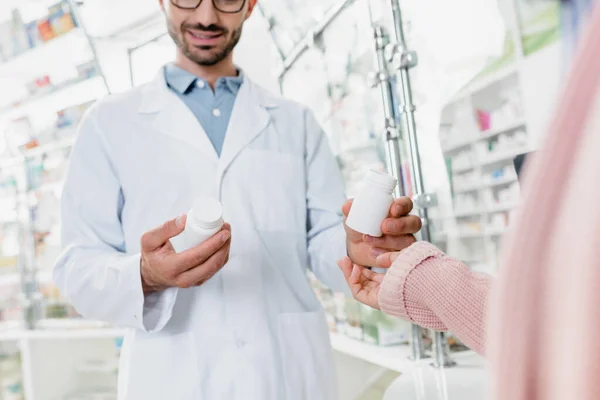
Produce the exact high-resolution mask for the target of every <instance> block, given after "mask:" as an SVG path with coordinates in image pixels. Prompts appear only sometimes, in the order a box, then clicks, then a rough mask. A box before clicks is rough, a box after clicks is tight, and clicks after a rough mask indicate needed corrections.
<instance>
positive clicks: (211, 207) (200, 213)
mask: <svg viewBox="0 0 600 400" xmlns="http://www.w3.org/2000/svg"><path fill="white" fill-rule="evenodd" d="M223 223H224V222H223V206H222V205H221V203H220V202H219V201H218V200H215V199H213V198H212V197H199V198H197V199H196V200H195V201H194V205H193V206H192V208H191V210H190V211H189V212H188V213H187V221H186V223H185V230H184V231H183V239H184V243H185V246H186V248H188V249H189V248H191V247H196V246H198V245H199V244H200V243H202V242H204V241H206V240H207V239H210V238H211V237H212V236H213V235H214V234H215V233H217V232H219V231H220V230H221V229H222V228H223Z"/></svg>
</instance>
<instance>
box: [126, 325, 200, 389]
mask: <svg viewBox="0 0 600 400" xmlns="http://www.w3.org/2000/svg"><path fill="white" fill-rule="evenodd" d="M130 356H131V359H130V360H131V363H130V365H129V368H127V370H128V372H129V374H128V375H129V379H127V378H126V382H127V390H126V391H125V393H126V396H125V397H124V398H125V399H136V400H137V399H144V400H165V399H178V400H179V399H180V400H188V399H189V400H196V399H199V398H200V388H199V385H200V383H199V381H200V375H199V369H198V364H197V363H198V358H197V355H196V346H195V343H194V338H193V337H192V334H191V333H189V332H183V333H177V334H167V333H161V334H160V335H157V336H154V335H149V336H147V335H144V336H142V337H139V336H138V337H136V338H135V340H134V342H133V343H132V344H131V355H130Z"/></svg>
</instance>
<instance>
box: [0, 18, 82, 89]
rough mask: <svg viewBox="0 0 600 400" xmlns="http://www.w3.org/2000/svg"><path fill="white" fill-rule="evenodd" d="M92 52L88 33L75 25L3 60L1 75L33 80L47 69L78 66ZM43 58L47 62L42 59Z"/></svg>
mask: <svg viewBox="0 0 600 400" xmlns="http://www.w3.org/2000/svg"><path fill="white" fill-rule="evenodd" d="M82 56H83V57H84V58H82ZM90 56H93V54H92V52H91V51H90V50H89V44H88V42H87V38H86V36H85V33H84V32H83V31H82V30H81V29H80V28H75V29H72V30H71V31H69V32H67V33H64V34H62V35H60V36H57V37H55V38H53V39H51V40H49V41H47V42H45V43H42V44H40V45H38V46H36V47H34V48H32V49H28V50H25V51H24V52H22V53H20V54H19V55H16V56H14V57H12V58H11V59H9V60H8V61H5V62H4V63H0V76H10V77H11V78H12V79H17V80H18V81H22V80H25V81H28V80H33V79H36V78H37V77H39V76H43V75H44V73H46V72H47V71H48V69H52V68H54V69H56V68H62V67H65V66H72V67H73V68H75V66H76V65H79V64H83V63H84V62H85V60H86V59H89V57H90ZM40 60H44V62H43V63H41V62H40Z"/></svg>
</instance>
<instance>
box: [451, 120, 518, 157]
mask: <svg viewBox="0 0 600 400" xmlns="http://www.w3.org/2000/svg"><path fill="white" fill-rule="evenodd" d="M525 125H526V123H525V120H524V119H519V120H517V121H514V122H512V123H509V124H505V125H503V126H501V127H499V128H495V129H490V130H487V131H480V132H478V134H477V135H468V136H467V137H466V138H465V139H462V140H461V141H459V142H457V143H452V144H449V145H447V146H446V147H444V148H442V151H443V152H444V154H447V153H452V152H454V151H456V150H460V149H463V148H465V147H469V146H470V145H471V144H473V143H477V142H480V141H483V140H489V139H491V138H493V137H495V136H498V135H501V134H503V133H507V132H511V131H514V130H517V129H519V128H524V127H525Z"/></svg>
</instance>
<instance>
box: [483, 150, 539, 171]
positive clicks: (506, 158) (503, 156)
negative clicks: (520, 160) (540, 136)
mask: <svg viewBox="0 0 600 400" xmlns="http://www.w3.org/2000/svg"><path fill="white" fill-rule="evenodd" d="M530 151H531V149H529V148H528V147H522V148H519V149H513V150H507V151H501V152H498V154H494V155H492V156H487V157H485V158H483V159H482V160H481V161H480V162H479V165H480V166H481V167H486V166H488V165H493V164H499V163H507V162H509V163H512V162H513V160H514V159H515V157H516V156H518V155H521V154H524V153H528V152H530Z"/></svg>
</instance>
